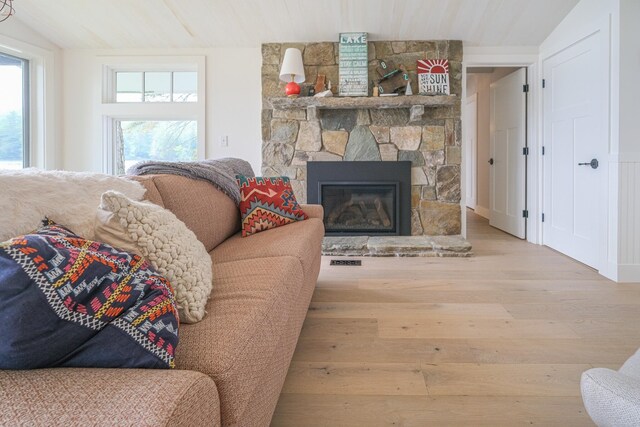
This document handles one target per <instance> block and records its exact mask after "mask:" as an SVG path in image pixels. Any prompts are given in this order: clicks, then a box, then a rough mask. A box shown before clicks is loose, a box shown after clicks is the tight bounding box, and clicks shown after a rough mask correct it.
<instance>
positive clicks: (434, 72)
mask: <svg viewBox="0 0 640 427" xmlns="http://www.w3.org/2000/svg"><path fill="white" fill-rule="evenodd" d="M418 89H419V91H420V94H421V95H449V94H450V92H451V86H450V84H449V60H448V59H419V60H418Z"/></svg>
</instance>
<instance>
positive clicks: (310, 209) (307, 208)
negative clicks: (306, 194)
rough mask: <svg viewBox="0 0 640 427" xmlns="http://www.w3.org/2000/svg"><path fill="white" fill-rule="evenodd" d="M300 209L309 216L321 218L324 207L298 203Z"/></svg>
mask: <svg viewBox="0 0 640 427" xmlns="http://www.w3.org/2000/svg"><path fill="white" fill-rule="evenodd" d="M300 207H301V208H302V210H303V211H304V212H305V213H306V214H307V215H309V218H318V219H323V217H324V208H323V207H322V205H300Z"/></svg>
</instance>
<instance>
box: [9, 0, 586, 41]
mask: <svg viewBox="0 0 640 427" xmlns="http://www.w3.org/2000/svg"><path fill="white" fill-rule="evenodd" d="M577 2H578V0H535V1H531V0H325V1H317V0H242V1H237V0H236V1H234V0H56V1H51V0H20V1H17V2H15V8H16V18H15V19H19V20H21V21H23V22H24V23H25V24H27V25H28V26H30V27H32V28H34V29H36V30H37V31H39V32H40V33H42V34H43V35H44V36H46V37H48V38H49V39H50V40H52V41H53V42H54V43H56V44H58V45H59V46H60V47H63V48H203V47H215V46H229V47H233V46H242V47H252V46H259V45H260V44H261V43H263V42H285V41H300V42H302V41H325V40H337V37H338V36H337V34H338V33H339V32H343V31H367V32H369V33H370V38H371V39H373V40H414V39H423V40H424V39H459V40H463V41H464V42H465V43H466V44H467V45H477V46H538V45H539V44H540V43H541V42H542V41H543V40H544V39H545V38H546V36H547V35H548V34H549V33H550V32H551V30H553V28H555V26H556V25H557V24H558V23H559V22H560V21H561V20H562V18H564V16H566V14H567V13H568V12H569V11H570V10H571V9H572V8H573V7H574V6H575V4H576V3H577ZM0 25H1V24H0Z"/></svg>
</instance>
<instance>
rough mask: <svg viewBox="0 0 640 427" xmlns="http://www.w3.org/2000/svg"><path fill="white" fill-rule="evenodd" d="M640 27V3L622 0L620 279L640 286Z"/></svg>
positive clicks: (619, 202) (619, 118)
mask: <svg viewBox="0 0 640 427" xmlns="http://www.w3.org/2000/svg"><path fill="white" fill-rule="evenodd" d="M639 24H640V1H638V0H620V32H619V37H620V50H619V61H620V62H619V69H620V79H619V88H620V92H619V104H618V105H619V108H618V123H617V126H618V137H619V140H618V146H617V150H618V153H617V156H615V157H617V159H616V160H617V165H618V169H619V171H618V189H619V193H618V232H619V239H618V257H617V278H618V280H620V281H636V282H640V120H638V117H640V104H638V100H639V99H640V85H639V84H638V79H639V78H640V27H639ZM614 126H615V124H614ZM614 149H615V147H614Z"/></svg>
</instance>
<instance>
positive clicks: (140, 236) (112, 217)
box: [95, 191, 213, 323]
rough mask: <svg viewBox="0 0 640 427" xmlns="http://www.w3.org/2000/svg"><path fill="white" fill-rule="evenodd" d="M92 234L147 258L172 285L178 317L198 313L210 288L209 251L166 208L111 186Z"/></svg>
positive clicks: (194, 318)
mask: <svg viewBox="0 0 640 427" xmlns="http://www.w3.org/2000/svg"><path fill="white" fill-rule="evenodd" d="M95 234H96V237H97V238H98V239H99V240H101V241H104V242H107V243H109V244H111V245H113V246H116V247H121V248H127V249H128V250H133V251H134V252H137V253H140V254H142V255H143V256H145V257H146V258H148V259H149V261H150V262H151V265H153V266H154V267H155V268H156V269H157V270H158V271H159V272H160V274H162V275H163V276H165V277H166V278H167V280H169V281H170V282H171V284H172V285H173V289H175V291H176V301H177V303H178V311H179V313H180V321H182V322H183V323H196V322H198V321H200V320H202V319H203V318H204V315H205V306H206V304H207V299H208V298H209V295H210V294H211V282H212V280H213V272H212V270H211V257H210V256H209V254H208V253H207V250H206V249H205V247H204V245H203V244H202V243H201V242H200V241H199V240H198V238H197V237H196V235H195V234H194V233H193V231H191V230H189V228H187V226H186V225H185V224H184V223H183V222H182V221H180V220H179V219H178V218H177V217H176V216H175V215H174V214H173V213H171V212H170V211H168V210H166V209H164V208H162V207H160V206H158V205H155V204H153V203H149V202H136V201H134V200H131V199H129V198H128V197H126V196H124V195H123V194H120V193H118V192H115V191H107V192H106V193H104V194H103V195H102V202H101V204H100V207H99V208H98V213H97V220H96V230H95Z"/></svg>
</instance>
